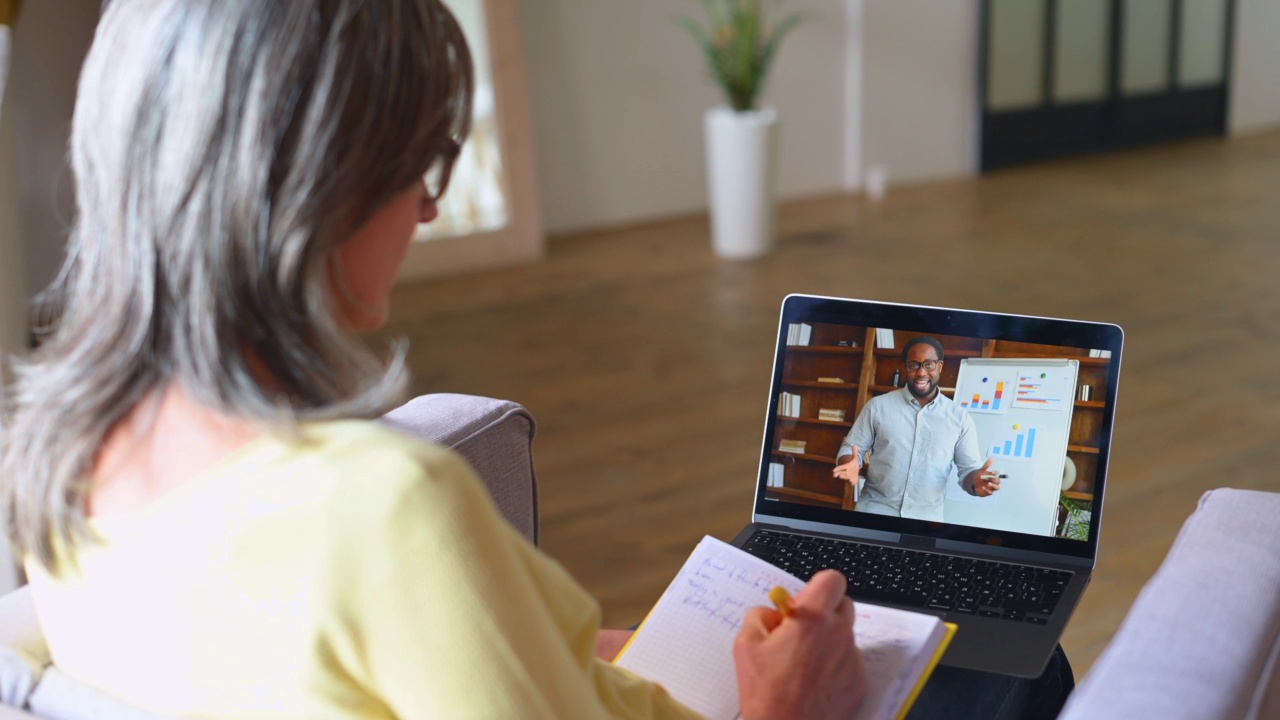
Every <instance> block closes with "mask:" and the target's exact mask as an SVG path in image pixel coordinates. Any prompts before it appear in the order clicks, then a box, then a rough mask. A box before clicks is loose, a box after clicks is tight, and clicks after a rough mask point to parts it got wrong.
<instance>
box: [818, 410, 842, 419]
mask: <svg viewBox="0 0 1280 720" xmlns="http://www.w3.org/2000/svg"><path fill="white" fill-rule="evenodd" d="M844 416H845V411H844V410H835V409H832V408H819V409H818V419H819V420H831V421H833V422H844Z"/></svg>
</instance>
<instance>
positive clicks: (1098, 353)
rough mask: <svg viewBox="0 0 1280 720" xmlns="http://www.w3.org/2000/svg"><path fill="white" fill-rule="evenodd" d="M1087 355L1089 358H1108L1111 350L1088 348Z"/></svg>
mask: <svg viewBox="0 0 1280 720" xmlns="http://www.w3.org/2000/svg"><path fill="white" fill-rule="evenodd" d="M1089 357H1091V358H1109V357H1111V351H1110V350H1099V349H1097V348H1094V349H1093V350H1090V351H1089Z"/></svg>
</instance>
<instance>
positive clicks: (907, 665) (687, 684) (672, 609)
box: [617, 536, 944, 720]
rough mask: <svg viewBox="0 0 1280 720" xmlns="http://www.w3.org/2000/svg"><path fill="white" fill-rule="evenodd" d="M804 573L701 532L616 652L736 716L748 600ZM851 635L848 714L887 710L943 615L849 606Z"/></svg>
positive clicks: (938, 631) (866, 715) (690, 698)
mask: <svg viewBox="0 0 1280 720" xmlns="http://www.w3.org/2000/svg"><path fill="white" fill-rule="evenodd" d="M804 585H805V583H804V582H803V581H801V580H800V579H799V578H796V577H795V576H794V575H791V574H790V573H788V572H786V571H785V570H782V569H780V568H777V567H775V566H773V565H771V564H769V563H767V562H765V561H764V560H761V559H759V558H757V557H754V556H752V555H749V554H748V553H746V552H744V551H742V550H739V549H738V548H735V547H733V546H732V545H729V544H728V543H724V542H721V541H719V540H716V539H715V538H713V537H710V536H707V537H704V538H703V539H702V541H701V542H699V543H698V547H697V548H695V549H694V551H693V554H692V555H690V556H689V559H688V560H687V561H685V564H684V567H682V568H680V572H679V573H678V574H677V575H676V578H675V580H672V581H671V585H669V586H668V587H667V590H666V592H664V593H663V595H662V597H661V598H660V599H659V600H658V603H657V605H655V606H654V607H653V610H651V611H650V612H649V616H648V617H647V618H645V621H644V623H643V624H642V625H641V626H640V629H639V630H638V631H637V632H636V635H635V637H634V638H633V640H632V642H631V644H629V645H628V646H627V647H626V649H625V650H624V652H623V654H622V657H620V658H619V659H618V660H617V664H618V666H619V667H623V668H626V669H628V670H631V671H632V672H634V673H637V674H639V675H641V676H643V677H646V678H649V679H650V680H653V681H655V682H657V683H659V684H661V685H662V686H663V687H665V688H666V689H667V690H668V691H669V692H670V693H671V694H672V696H674V697H675V698H676V699H677V700H679V701H680V702H682V703H684V704H685V705H688V706H689V707H691V708H693V709H694V710H697V711H698V712H700V713H702V714H703V715H706V716H707V717H708V718H711V720H731V719H732V718H735V717H737V716H738V710H739V706H738V682H737V676H736V675H735V673H734V666H733V641H734V639H735V638H736V637H737V635H738V631H739V630H740V629H741V628H742V618H743V616H744V615H745V614H746V611H747V610H748V609H749V608H752V607H755V606H757V605H765V606H772V603H771V602H770V600H769V591H770V590H771V589H773V588H774V587H776V586H781V587H784V588H786V589H787V591H788V592H791V593H792V594H795V593H798V592H799V591H800V590H801V589H803V588H804ZM854 614H855V618H856V619H855V622H854V635H855V637H856V638H857V643H858V647H859V648H861V649H862V652H863V654H864V656H865V657H866V660H867V662H866V668H867V671H866V672H867V675H866V681H867V687H866V695H865V696H864V697H863V701H862V705H861V706H860V707H859V708H858V712H857V713H856V714H855V715H854V720H881V719H882V718H883V719H884V720H892V718H894V717H895V716H896V715H897V708H899V707H900V706H901V704H902V703H903V702H904V701H905V700H906V699H907V696H908V695H909V693H910V692H911V690H912V689H913V688H914V687H915V682H916V678H917V677H918V676H919V673H920V671H921V670H922V669H923V667H924V666H925V665H926V664H927V662H928V660H929V659H930V658H931V657H932V654H933V650H934V649H936V647H937V644H938V642H939V641H940V640H941V637H942V635H943V627H944V626H943V624H942V622H941V621H940V620H939V619H938V618H936V617H933V616H932V615H924V614H921V613H914V612H909V611H904V610H896V609H893V608H885V607H880V606H878V605H864V604H860V603H857V604H855V606H854Z"/></svg>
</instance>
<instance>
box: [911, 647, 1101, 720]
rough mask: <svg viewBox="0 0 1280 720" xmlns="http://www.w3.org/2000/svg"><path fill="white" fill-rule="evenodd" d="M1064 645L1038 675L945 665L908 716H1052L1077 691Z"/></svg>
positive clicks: (1010, 719) (1041, 719) (940, 719)
mask: <svg viewBox="0 0 1280 720" xmlns="http://www.w3.org/2000/svg"><path fill="white" fill-rule="evenodd" d="M1075 686H1076V680H1075V675H1074V674H1073V673H1072V672H1071V663H1070V662H1068V661H1067V655H1066V653H1064V652H1062V646H1061V645H1059V646H1058V649H1057V650H1055V651H1054V653H1053V657H1052V658H1050V659H1049V665H1048V667H1046V668H1045V670H1044V673H1043V674H1041V675H1040V677H1038V678H1035V679H1031V680H1029V679H1027V678H1018V677H1013V676H1011V675H996V674H994V673H984V672H978V671H977V670H961V669H959V668H951V667H941V666H939V667H938V668H936V669H935V670H934V671H933V675H932V676H931V677H930V678H929V682H927V683H925V686H924V690H923V691H922V692H921V693H920V697H919V698H917V699H916V704H915V705H913V706H912V707H911V712H910V713H909V714H908V715H907V720H952V719H953V718H974V719H975V720H977V719H979V718H980V719H981V720H1052V719H1053V718H1056V717H1058V713H1059V712H1060V711H1061V710H1062V706H1063V704H1065V703H1066V702H1067V696H1068V695H1070V694H1071V691H1072V690H1073V689H1075Z"/></svg>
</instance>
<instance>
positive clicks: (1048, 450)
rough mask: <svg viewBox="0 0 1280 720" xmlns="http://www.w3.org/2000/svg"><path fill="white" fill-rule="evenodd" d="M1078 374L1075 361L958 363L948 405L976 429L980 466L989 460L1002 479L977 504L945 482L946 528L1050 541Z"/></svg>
mask: <svg viewBox="0 0 1280 720" xmlns="http://www.w3.org/2000/svg"><path fill="white" fill-rule="evenodd" d="M1079 371H1080V362H1079V361H1078V360H1071V359H1067V358H1062V359H1029V358H966V359H964V360H961V361H960V373H959V376H958V377H957V379H956V393H955V398H954V399H955V401H956V403H957V404H958V405H960V407H961V408H963V409H964V410H966V411H968V412H969V416H970V417H972V418H973V423H974V425H975V426H976V427H977V428H978V447H979V449H980V451H981V453H982V458H983V460H984V461H985V460H986V459H988V458H990V459H992V460H995V465H994V466H993V469H994V470H995V471H997V472H999V473H1000V474H1002V475H1007V476H1008V477H1006V478H1003V479H1001V480H1000V490H999V492H997V493H995V494H994V495H991V496H990V497H985V498H979V497H974V496H972V495H969V494H968V493H966V492H965V491H964V490H962V489H961V488H960V484H959V478H958V477H953V478H952V481H951V482H950V483H949V484H948V485H947V495H946V500H945V501H944V503H943V517H944V519H945V520H946V521H947V522H948V523H957V524H960V525H972V526H976V527H986V528H992V529H998V530H1011V531H1014V532H1022V533H1029V534H1032V535H1053V534H1054V529H1055V527H1056V525H1057V519H1058V497H1059V494H1060V492H1061V490H1062V468H1063V465H1064V463H1065V461H1066V457H1067V438H1068V436H1069V435H1070V434H1071V411H1072V409H1073V408H1074V407H1075V395H1076V378H1077V376H1078V374H1079ZM953 475H954V471H953Z"/></svg>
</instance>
